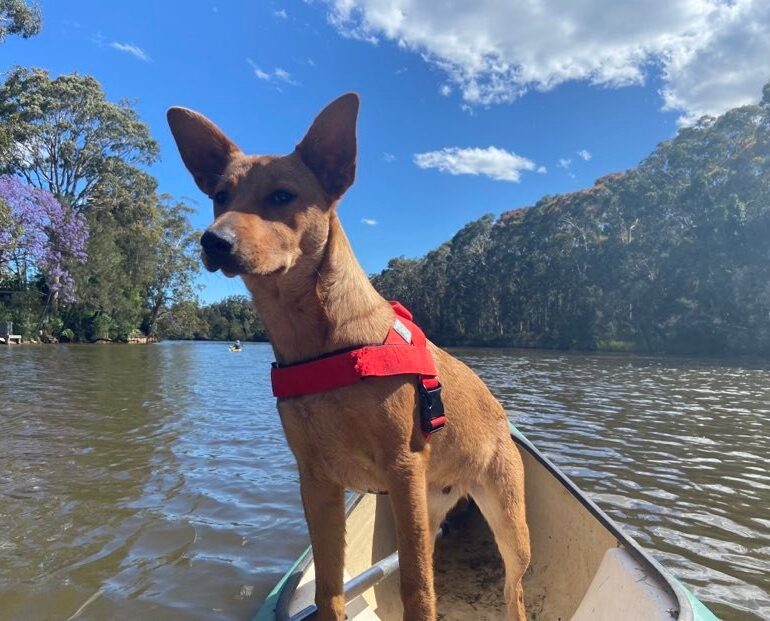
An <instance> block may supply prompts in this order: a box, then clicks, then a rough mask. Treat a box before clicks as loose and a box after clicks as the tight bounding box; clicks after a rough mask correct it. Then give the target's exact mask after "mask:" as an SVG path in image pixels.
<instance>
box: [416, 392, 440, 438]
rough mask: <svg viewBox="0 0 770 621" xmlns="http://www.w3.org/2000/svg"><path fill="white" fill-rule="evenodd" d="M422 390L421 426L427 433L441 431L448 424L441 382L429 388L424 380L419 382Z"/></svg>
mask: <svg viewBox="0 0 770 621" xmlns="http://www.w3.org/2000/svg"><path fill="white" fill-rule="evenodd" d="M418 387H419V391H420V426H421V427H422V432H423V433H424V434H426V435H430V434H432V433H436V432H437V431H441V430H442V429H443V428H444V425H445V424H446V416H444V402H443V401H442V400H441V384H439V385H438V386H436V387H435V388H428V387H426V386H425V384H423V382H422V380H420V381H419V382H418Z"/></svg>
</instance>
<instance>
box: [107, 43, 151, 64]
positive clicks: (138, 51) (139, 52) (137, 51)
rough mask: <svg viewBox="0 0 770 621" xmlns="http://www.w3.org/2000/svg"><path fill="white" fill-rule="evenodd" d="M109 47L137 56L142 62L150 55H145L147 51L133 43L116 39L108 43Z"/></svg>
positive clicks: (147, 59) (148, 58)
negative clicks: (120, 41)
mask: <svg viewBox="0 0 770 621" xmlns="http://www.w3.org/2000/svg"><path fill="white" fill-rule="evenodd" d="M110 47H111V48H113V49H116V50H118V51H120V52H125V53H126V54H131V56H133V57H134V58H138V59H139V60H143V61H144V62H148V61H149V60H150V57H149V56H148V55H147V53H146V52H145V51H144V50H143V49H142V48H141V47H139V46H138V45H134V44H133V43H119V42H117V41H113V42H112V43H110Z"/></svg>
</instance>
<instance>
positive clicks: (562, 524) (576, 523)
mask: <svg viewBox="0 0 770 621" xmlns="http://www.w3.org/2000/svg"><path fill="white" fill-rule="evenodd" d="M517 446H518V447H519V451H520V452H521V454H522V458H523V460H524V466H525V476H526V493H527V520H528V524H529V528H530V536H531V545H532V563H531V566H530V569H529V570H528V572H527V575H526V577H525V582H524V589H525V591H524V592H525V603H526V607H527V617H528V619H531V620H533V621H535V620H536V621H541V620H548V621H552V620H565V621H566V620H567V619H573V620H574V621H583V620H588V619H591V620H593V621H603V620H607V621H610V620H612V621H617V620H618V619H624V620H626V621H636V620H638V621H655V620H660V621H664V620H665V621H671V620H672V619H677V618H679V619H686V618H691V617H690V615H684V616H680V615H679V609H680V605H679V603H678V598H677V594H676V593H675V591H674V588H673V587H672V585H671V584H670V583H669V582H668V581H667V579H666V577H665V576H663V575H662V574H661V573H660V572H658V571H657V569H656V567H655V566H654V565H651V564H650V563H649V561H647V560H646V559H645V558H644V557H643V556H640V553H639V551H638V550H637V549H635V545H634V544H632V543H631V542H630V541H629V540H628V539H626V538H625V537H624V536H623V535H622V534H620V533H618V532H616V531H614V527H612V526H611V525H610V524H608V523H605V522H604V521H603V518H601V517H599V516H597V515H596V511H595V510H592V509H591V508H590V507H589V506H588V505H587V504H586V503H585V502H584V501H581V500H580V499H579V497H577V496H576V495H575V494H574V493H572V492H571V491H570V489H569V488H568V487H567V486H565V484H564V483H563V482H562V481H560V480H559V479H558V478H557V477H556V476H554V473H553V472H552V471H551V470H549V469H548V468H547V467H546V466H545V465H544V463H542V462H541V460H540V459H538V458H537V457H536V454H535V453H533V452H530V450H527V446H526V444H523V443H517ZM395 549H396V535H395V530H394V524H393V517H392V512H391V508H390V501H389V499H388V497H387V496H375V495H364V496H362V497H360V498H359V499H358V500H357V501H356V502H355V503H354V506H353V507H352V508H351V509H350V512H349V514H348V520H347V548H346V566H345V579H346V580H348V579H349V578H351V577H353V576H357V575H358V574H360V573H361V572H363V571H365V570H366V569H368V568H369V567H370V566H371V565H372V564H373V563H375V562H377V561H379V560H381V559H383V558H385V557H386V556H388V555H389V554H391V553H392V552H393V551H394V550H395ZM314 576H315V574H314V569H313V564H312V557H311V556H308V557H307V559H305V561H304V562H302V563H300V565H299V566H298V567H297V569H296V570H295V576H294V580H292V579H289V581H288V583H287V585H286V587H285V588H284V589H283V592H282V593H281V597H280V598H279V601H278V606H277V609H276V614H275V617H274V618H276V619H288V618H290V617H291V615H294V614H296V613H297V612H299V611H300V610H302V609H304V608H305V607H306V606H308V605H310V604H312V603H313V597H314V590H315V585H314V582H313V580H314ZM503 580H504V572H503V567H502V561H501V559H500V555H499V553H498V551H497V546H496V545H495V543H494V539H493V537H492V535H491V533H490V531H489V529H488V527H487V525H486V522H485V521H484V519H483V517H482V516H481V514H480V512H479V511H478V509H477V508H476V506H475V505H474V504H473V503H472V502H468V501H461V502H460V504H459V505H458V506H457V507H456V508H455V509H454V510H453V511H452V512H450V516H449V518H448V520H447V524H446V528H445V534H444V536H443V537H441V539H440V540H439V541H438V542H437V545H436V555H435V583H436V595H437V603H438V613H439V619H443V620H446V621H449V620H456V621H476V620H479V619H487V620H490V621H491V620H493V619H503V618H505V604H504V600H503ZM347 612H348V619H351V620H356V621H365V620H367V619H372V620H376V619H381V620H382V621H396V620H400V619H401V618H402V615H403V610H402V607H401V600H400V597H399V587H398V574H397V573H396V574H394V575H393V576H391V577H389V578H387V579H385V580H384V581H383V582H381V583H380V584H378V585H376V586H374V587H373V588H371V589H369V590H368V591H366V592H365V593H363V595H361V596H359V597H357V598H356V599H355V600H353V601H352V602H349V603H348V610H347Z"/></svg>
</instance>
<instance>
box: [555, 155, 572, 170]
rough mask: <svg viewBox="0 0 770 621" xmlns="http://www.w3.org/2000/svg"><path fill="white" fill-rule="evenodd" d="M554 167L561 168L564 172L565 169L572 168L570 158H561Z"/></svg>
mask: <svg viewBox="0 0 770 621" xmlns="http://www.w3.org/2000/svg"><path fill="white" fill-rule="evenodd" d="M556 165H557V166H558V167H559V168H563V169H564V170H566V169H567V168H569V167H570V166H572V158H568V157H562V158H560V159H559V163H558V164H556Z"/></svg>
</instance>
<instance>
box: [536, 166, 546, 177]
mask: <svg viewBox="0 0 770 621" xmlns="http://www.w3.org/2000/svg"><path fill="white" fill-rule="evenodd" d="M537 172H538V173H540V174H541V175H544V174H546V173H547V172H548V169H547V168H546V167H545V166H538V167H537Z"/></svg>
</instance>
